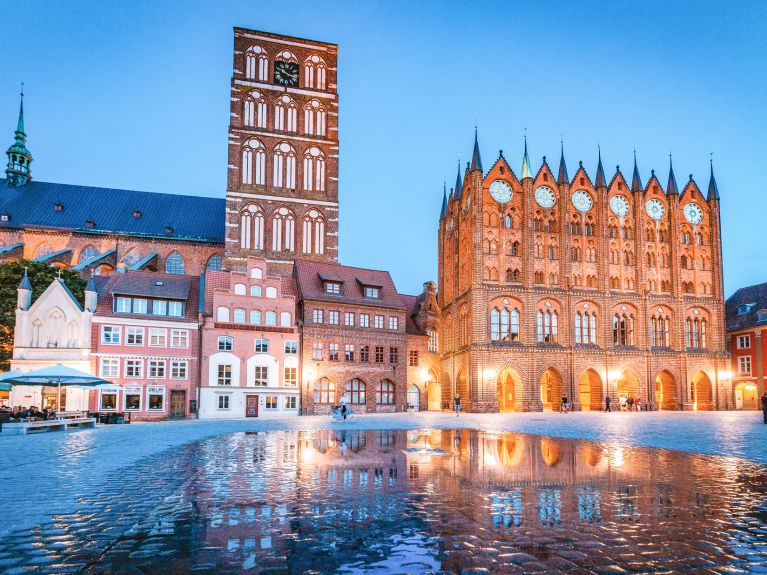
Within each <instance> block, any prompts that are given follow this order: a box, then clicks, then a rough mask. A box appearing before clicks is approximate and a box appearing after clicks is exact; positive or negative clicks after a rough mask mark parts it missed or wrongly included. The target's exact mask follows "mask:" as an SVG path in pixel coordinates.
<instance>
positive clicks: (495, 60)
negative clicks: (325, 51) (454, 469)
mask: <svg viewBox="0 0 767 575" xmlns="http://www.w3.org/2000/svg"><path fill="white" fill-rule="evenodd" d="M180 6H183V10H182V9H180ZM5 8H6V14H5V16H6V17H5V18H3V33H2V35H0V54H2V67H3V74H2V76H1V77H0V136H2V134H4V136H2V137H4V138H5V140H4V143H3V141H2V140H0V145H2V146H3V147H4V148H5V147H7V145H9V144H10V143H11V141H12V135H13V129H14V127H15V122H16V113H17V109H18V90H19V82H21V81H24V82H25V86H26V88H25V91H26V104H25V106H26V108H25V109H26V121H27V131H28V135H29V147H30V149H31V151H32V154H33V155H34V158H35V162H34V164H33V170H34V171H33V173H34V176H35V178H36V179H38V180H42V181H57V182H66V183H78V184H85V185H97V186H111V187H120V188H128V189H136V190H148V191H156V192H170V193H178V194H198V195H209V196H218V197H223V196H224V194H225V184H226V152H227V149H226V141H227V139H226V138H227V126H228V110H229V108H228V94H229V78H230V75H231V64H232V27H233V26H243V27H252V28H256V29H261V30H266V31H271V32H277V33H284V34H290V35H295V36H301V37H307V38H313V39H318V40H326V41H331V42H336V43H338V44H339V45H340V47H339V91H340V114H341V116H340V121H341V126H340V138H341V174H340V202H341V230H340V257H341V260H342V262H343V263H346V264H349V265H360V266H368V267H374V268H380V269H388V270H390V271H391V272H392V275H393V277H394V280H395V282H396V284H397V286H398V288H399V289H400V290H401V291H404V292H411V293H416V292H418V291H419V290H420V288H421V283H422V282H423V281H425V280H428V279H436V266H437V263H436V245H437V236H436V229H437V218H438V212H439V207H440V203H441V199H442V182H443V180H447V182H448V185H449V184H450V182H453V181H455V169H456V159H457V158H458V157H460V158H461V159H462V161H464V162H465V161H466V160H467V159H468V157H469V154H470V152H471V144H472V138H473V131H474V124H475V122H476V123H477V125H478V126H479V137H480V145H481V150H482V154H483V159H484V163H485V166H486V167H489V166H490V165H491V164H492V162H493V161H494V160H495V158H496V157H497V153H498V150H499V149H503V150H504V155H505V156H506V157H507V158H508V159H509V161H510V162H511V163H512V166H513V167H514V169H515V170H517V171H519V167H520V165H521V155H522V146H523V140H522V134H523V132H524V130H525V129H527V135H528V144H529V150H530V156H531V160H532V163H533V170H534V171H535V170H537V167H538V165H539V164H540V159H541V156H543V155H547V156H548V158H549V160H550V162H552V163H555V162H557V161H558V157H559V141H560V137H564V140H565V152H566V157H567V160H568V165H569V168H570V173H571V174H572V173H573V172H574V170H575V166H576V165H577V162H578V160H583V162H584V166H585V167H586V168H587V169H588V170H589V172H590V173H592V174H593V172H594V171H595V168H596V160H597V158H596V154H597V143H600V144H601V146H602V157H603V160H604V162H605V166H607V167H608V169H607V172H608V178H609V177H611V176H612V174H613V171H614V167H615V165H616V164H620V165H621V167H622V170H623V171H624V173H625V172H628V171H630V169H631V162H632V150H633V149H634V148H636V149H637V156H638V162H639V167H640V170H641V172H642V177H643V180H644V181H646V180H647V178H648V177H649V174H650V169H651V168H655V169H656V170H657V171H658V173H659V175H660V179H661V181H662V182H663V183H664V184H665V181H666V178H667V169H668V154H669V150H671V151H672V152H673V154H674V168H675V171H676V175H677V179H678V180H679V182H680V184H681V183H682V182H686V181H687V178H688V176H687V175H688V174H690V173H692V174H693V175H694V177H695V179H696V181H697V182H698V185H699V186H701V187H703V188H705V186H707V184H708V166H709V163H708V162H709V154H710V153H712V152H713V154H714V156H713V157H714V168H715V171H716V175H717V181H718V183H719V190H720V193H721V195H722V219H723V235H724V258H725V291H726V293H727V295H729V294H730V293H732V292H733V291H734V290H735V289H737V288H738V287H740V286H743V285H749V284H753V283H759V282H763V281H767V250H765V249H764V245H765V241H764V240H763V239H761V238H762V237H763V233H764V230H763V228H762V227H761V226H762V225H763V222H764V221H765V210H766V209H767V192H766V191H765V187H767V181H765V174H764V172H765V170H767V168H765V159H767V143H765V141H766V140H765V134H767V112H765V103H767V74H766V73H765V62H767V34H765V33H764V30H766V29H767V2H763V1H753V2H745V1H744V2H724V1H723V2H705V1H700V2H693V1H688V2H686V1H681V2H668V1H658V2H655V1H643V2H587V1H582V2H568V1H562V2H559V1H550V2H512V1H506V2H485V3H482V4H481V5H473V4H472V3H468V2H441V3H436V2H434V3H428V2H401V1H389V2H380V3H373V2H349V3H344V2H333V1H324V2H314V1H313V2H305V3H301V2H298V1H295V2H290V3H284V4H282V3H273V2H259V1H255V0H250V1H244V0H243V1H231V0H221V1H219V2H209V1H202V0H198V1H185V2H184V3H179V2H160V1H156V2H155V1H146V0H134V1H132V2H103V1H100V0H99V1H86V0H78V2H53V1H50V2H45V1H41V0H27V1H25V2H20V3H15V4H14V5H13V10H14V14H13V17H12V18H10V17H8V16H10V15H9V14H8V13H7V11H8V8H9V5H6V6H5ZM2 126H5V128H2ZM105 201H108V198H105Z"/></svg>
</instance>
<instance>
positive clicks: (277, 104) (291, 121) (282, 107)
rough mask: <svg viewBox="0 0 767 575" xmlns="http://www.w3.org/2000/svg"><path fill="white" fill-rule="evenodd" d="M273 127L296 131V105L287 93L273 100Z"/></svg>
mask: <svg viewBox="0 0 767 575" xmlns="http://www.w3.org/2000/svg"><path fill="white" fill-rule="evenodd" d="M274 129H275V130H283V131H286V132H297V131H298V106H296V102H295V100H293V98H291V97H290V96H288V95H287V94H283V95H282V96H280V97H279V98H277V99H276V100H275V101H274Z"/></svg>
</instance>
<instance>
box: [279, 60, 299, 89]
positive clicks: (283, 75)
mask: <svg viewBox="0 0 767 575" xmlns="http://www.w3.org/2000/svg"><path fill="white" fill-rule="evenodd" d="M274 82H275V84H282V85H283V86H297V85H298V64H296V63H295V62H282V61H280V60H277V61H276V62H275V63H274Z"/></svg>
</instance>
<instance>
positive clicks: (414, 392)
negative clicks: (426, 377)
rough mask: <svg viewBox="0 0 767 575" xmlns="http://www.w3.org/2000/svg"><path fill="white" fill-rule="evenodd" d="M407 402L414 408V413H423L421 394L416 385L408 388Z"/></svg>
mask: <svg viewBox="0 0 767 575" xmlns="http://www.w3.org/2000/svg"><path fill="white" fill-rule="evenodd" d="M407 402H408V403H409V404H410V405H412V406H413V411H421V392H420V391H418V386H417V385H416V384H414V383H413V384H411V385H410V387H408V388H407Z"/></svg>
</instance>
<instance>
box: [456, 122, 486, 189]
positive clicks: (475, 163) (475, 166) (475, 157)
mask: <svg viewBox="0 0 767 575" xmlns="http://www.w3.org/2000/svg"><path fill="white" fill-rule="evenodd" d="M474 170H479V171H480V172H481V171H482V157H481V156H480V155H479V141H478V140H477V128H476V127H475V128H474V152H473V153H472V155H471V171H472V172H473V171H474ZM457 194H458V192H456V195H457Z"/></svg>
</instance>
